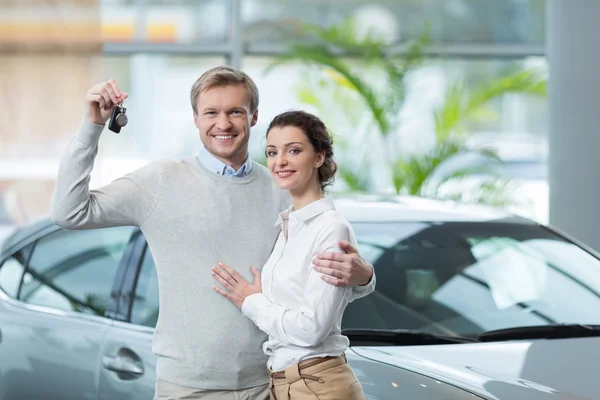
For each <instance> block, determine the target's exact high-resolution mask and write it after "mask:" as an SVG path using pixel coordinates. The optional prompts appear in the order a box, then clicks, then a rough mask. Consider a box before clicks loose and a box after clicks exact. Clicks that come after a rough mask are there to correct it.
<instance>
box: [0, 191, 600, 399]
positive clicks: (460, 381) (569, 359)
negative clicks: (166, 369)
mask: <svg viewBox="0 0 600 400" xmlns="http://www.w3.org/2000/svg"><path fill="white" fill-rule="evenodd" d="M336 204H337V207H338V209H339V210H340V211H341V212H342V213H343V214H344V215H346V216H348V218H349V219H350V220H351V222H352V225H353V227H354V230H355V232H356V236H357V238H358V241H359V243H360V251H361V254H362V255H363V256H364V257H366V258H367V259H369V260H370V261H371V262H372V263H373V265H374V266H375V269H376V272H377V288H376V291H375V292H374V293H373V294H371V295H369V296H367V297H366V298H363V299H361V300H358V301H355V302H353V303H351V304H350V305H349V307H348V309H347V311H346V313H345V316H344V320H343V329H344V333H345V334H346V335H347V336H348V337H349V338H350V340H351V348H350V349H349V350H348V352H347V355H348V359H349V362H350V363H351V365H352V367H353V369H354V371H355V372H356V374H357V376H358V378H359V379H360V381H361V382H362V384H363V386H364V389H365V393H366V395H367V398H368V399H373V400H374V399H410V400H420V399H432V400H433V399H435V400H442V399H452V400H463V399H474V398H482V399H502V400H520V399H523V400H536V399H599V398H600V380H599V379H598V378H597V374H598V371H600V337H599V336H600V327H599V325H598V324H599V323H600V311H599V310H600V260H599V259H598V257H597V256H596V255H595V254H594V253H592V252H591V251H589V250H587V249H585V248H583V247H582V246H581V245H580V244H577V243H576V242H574V241H572V240H571V239H568V238H566V237H565V236H564V235H561V234H559V233H557V232H555V231H553V230H552V229H550V228H548V227H545V226H541V225H539V224H536V223H534V222H532V221H529V220H526V219H523V218H519V217H515V216H512V215H509V214H507V213H504V212H502V211H498V210H494V209H487V208H482V207H473V206H460V205H456V204H452V203H439V202H434V201H427V200H423V199H416V198H410V197H394V198H388V199H381V198H363V197H361V198H353V199H351V198H340V199H337V200H336ZM198 279H210V275H207V276H206V277H203V276H199V277H198ZM0 289H1V290H0V400H19V399H28V400H29V399H44V400H54V399H60V400H68V399H77V400H82V399H90V400H91V399H103V400H113V399H115V400H116V399H119V400H125V399H151V398H152V396H153V392H154V380H155V372H154V370H155V362H156V360H155V356H154V355H153V354H152V352H151V341H152V335H153V329H154V326H155V323H156V321H157V317H158V312H159V310H158V285H157V279H156V271H155V268H154V263H153V259H152V255H151V254H150V251H149V250H148V247H147V244H146V241H145V239H144V236H143V235H142V233H141V232H140V231H139V229H137V228H134V227H118V228H107V229H97V230H87V231H66V230H62V229H60V228H58V227H56V226H55V225H53V224H52V223H51V222H50V221H48V220H41V221H38V222H36V223H34V224H32V225H30V226H27V227H24V228H22V229H19V230H18V231H17V232H16V233H14V234H13V235H12V236H10V237H9V238H8V239H7V240H6V241H5V242H4V244H3V245H2V250H1V252H0ZM198 340H202V338H198Z"/></svg>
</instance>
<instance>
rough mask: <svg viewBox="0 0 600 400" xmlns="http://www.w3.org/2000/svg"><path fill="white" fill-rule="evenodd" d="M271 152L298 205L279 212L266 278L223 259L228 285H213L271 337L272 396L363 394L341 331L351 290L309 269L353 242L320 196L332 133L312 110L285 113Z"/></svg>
mask: <svg viewBox="0 0 600 400" xmlns="http://www.w3.org/2000/svg"><path fill="white" fill-rule="evenodd" d="M266 155H267V164H268V168H269V170H270V171H271V174H272V175H273V177H274V179H275V182H276V183H277V185H278V186H279V187H280V188H282V189H286V190H288V191H289V193H290V195H291V198H292V200H293V206H292V207H290V208H289V209H288V210H285V211H283V212H282V213H281V214H280V215H279V219H278V220H277V223H276V224H278V225H281V233H280V235H279V238H278V239H277V242H276V244H275V247H274V249H273V252H272V254H271V256H270V258H269V260H268V261H267V263H266V264H265V266H264V268H263V270H262V277H261V276H260V275H259V273H258V271H257V270H256V268H254V267H253V268H252V272H253V274H254V282H253V283H252V284H249V283H248V282H247V281H245V280H244V279H243V278H242V277H241V276H240V275H239V274H237V273H236V271H235V270H233V269H232V268H230V267H229V266H227V265H225V264H223V263H219V267H214V268H213V276H214V277H215V279H216V280H217V281H218V282H219V283H221V285H222V286H223V288H224V289H223V288H219V287H217V286H213V288H214V290H215V291H217V292H218V293H220V294H221V295H223V296H225V297H226V298H228V299H230V300H231V301H232V302H233V303H234V304H235V305H237V306H238V307H240V308H241V310H242V312H243V314H244V315H245V316H247V317H248V318H250V319H251V320H252V321H254V323H255V324H256V325H257V326H258V327H259V328H260V329H261V330H263V331H264V332H266V333H267V334H268V335H269V338H268V340H267V342H265V344H264V345H263V349H264V350H265V353H266V354H267V355H269V356H270V357H269V362H268V368H269V375H270V378H271V383H270V387H271V399H272V400H275V399H277V400H279V399H288V398H289V399H292V400H296V399H299V400H301V399H315V398H317V399H345V400H355V399H356V400H358V399H364V394H363V390H362V386H361V384H360V383H359V382H358V380H357V379H356V376H355V375H354V372H353V371H352V369H351V368H350V366H349V365H348V363H347V362H346V357H345V355H344V351H345V350H346V349H347V348H348V344H349V341H348V338H346V337H345V336H343V335H342V334H341V321H342V314H343V312H344V309H345V308H346V305H347V304H348V301H349V297H350V295H351V292H352V288H348V287H338V286H334V285H330V284H328V283H326V282H324V281H323V280H322V279H321V274H319V273H318V272H316V271H315V270H314V269H313V268H312V260H313V258H314V257H315V255H316V254H317V253H319V252H327V251H337V252H341V250H340V249H339V248H338V241H340V240H346V241H349V242H350V243H352V244H353V245H354V246H356V240H355V238H354V233H353V231H352V228H351V227H350V224H349V223H348V221H347V220H346V219H345V218H344V217H342V216H341V215H340V214H339V213H338V212H337V211H336V210H335V207H334V204H333V201H332V200H331V199H329V198H325V197H324V195H323V190H324V188H325V187H326V186H327V185H328V184H330V183H331V182H332V181H333V177H334V174H335V172H336V169H337V166H336V164H335V162H334V160H333V147H332V141H331V136H330V134H329V132H328V130H327V128H326V127H325V125H324V124H323V122H321V120H319V119H318V118H317V117H315V116H314V115H312V114H309V113H306V112H303V111H290V112H285V113H283V114H280V115H278V116H276V117H275V119H273V121H272V122H271V124H270V125H269V128H268V130H267V150H266Z"/></svg>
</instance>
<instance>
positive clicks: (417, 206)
mask: <svg viewBox="0 0 600 400" xmlns="http://www.w3.org/2000/svg"><path fill="white" fill-rule="evenodd" d="M332 198H333V199H334V202H335V205H336V209H337V210H338V211H339V212H340V213H341V214H342V215H344V216H345V217H346V218H348V220H349V221H350V222H419V221H423V222H510V223H527V224H529V223H532V221H530V220H528V219H526V218H522V217H518V216H516V215H513V214H511V213H509V212H507V211H504V210H502V209H500V208H496V207H489V206H484V205H473V204H460V203H456V202H451V201H440V200H433V199H425V198H421V197H415V196H397V195H390V196H382V195H365V194H359V195H333V196H332ZM58 229H60V228H58V227H57V226H56V225H54V224H53V223H52V221H51V220H50V218H49V217H44V218H40V219H38V220H36V221H33V222H31V223H29V224H27V225H25V226H22V227H19V228H18V229H16V230H15V232H14V233H13V234H12V235H10V236H9V237H7V238H6V240H5V241H4V242H3V243H2V244H1V246H2V247H1V249H0V259H3V258H4V257H5V256H7V255H9V254H11V253H12V252H13V251H14V250H13V249H14V248H16V247H18V246H19V245H20V246H22V245H24V244H27V242H32V241H34V240H35V239H37V238H38V237H40V236H43V235H46V234H48V233H49V232H52V231H53V230H58Z"/></svg>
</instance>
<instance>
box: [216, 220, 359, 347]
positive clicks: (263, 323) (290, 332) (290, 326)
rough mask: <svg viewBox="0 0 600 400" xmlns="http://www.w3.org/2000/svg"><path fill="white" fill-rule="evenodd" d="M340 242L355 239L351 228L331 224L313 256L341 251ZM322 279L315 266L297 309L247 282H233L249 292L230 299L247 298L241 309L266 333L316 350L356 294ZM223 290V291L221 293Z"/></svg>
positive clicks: (317, 244) (307, 280) (282, 340)
mask: <svg viewBox="0 0 600 400" xmlns="http://www.w3.org/2000/svg"><path fill="white" fill-rule="evenodd" d="M339 240H347V241H350V240H353V237H352V236H351V234H350V229H349V227H348V226H347V225H345V224H344V223H342V222H339V223H337V222H336V223H331V224H329V225H327V226H326V227H325V229H323V230H322V231H321V232H320V233H319V235H318V236H317V239H316V247H315V248H314V249H312V250H313V253H312V254H311V255H312V256H314V254H316V253H317V252H322V251H329V252H333V251H335V252H341V249H340V248H339V247H338V241H339ZM321 276H322V274H321V273H319V272H317V271H315V269H314V268H312V265H311V266H310V269H309V272H308V274H307V277H306V285H305V292H304V296H303V300H302V304H301V305H300V308H299V309H296V310H290V309H286V308H285V307H282V306H280V305H277V304H274V303H273V302H271V301H270V300H269V299H267V297H266V296H265V295H263V294H262V293H258V292H256V291H255V292H254V293H252V290H247V289H248V286H251V285H248V284H247V282H246V285H248V286H246V285H245V284H243V283H242V284H238V283H234V284H233V285H232V284H231V283H229V282H227V285H228V286H229V287H230V288H231V289H233V290H234V291H236V292H239V290H238V289H237V288H236V287H239V288H240V289H241V291H245V293H244V294H245V296H244V295H243V294H242V295H236V294H234V293H231V294H230V296H231V295H233V296H234V297H235V301H234V299H232V298H230V300H232V301H234V303H236V301H237V302H239V301H240V300H242V297H243V300H242V301H241V304H240V305H238V306H240V308H241V309H242V312H243V314H244V315H245V316H247V317H248V318H250V319H251V320H252V321H253V322H254V323H255V324H256V325H257V326H258V327H259V328H260V329H261V330H262V331H263V332H265V333H267V334H268V335H270V336H272V337H274V338H276V339H277V340H279V341H281V342H283V343H288V344H293V345H296V346H301V347H312V346H315V345H317V344H319V343H320V342H322V341H323V340H324V339H325V338H326V337H327V336H328V335H329V333H330V332H331V329H332V327H333V326H334V324H335V323H336V321H337V319H338V318H339V316H340V313H341V312H342V311H343V309H344V307H345V305H346V303H347V302H348V298H349V295H350V292H351V291H352V288H345V287H339V286H334V285H331V284H329V283H327V282H325V281H324V280H323V279H321ZM219 281H220V280H219ZM255 281H256V279H255ZM220 282H221V281H220ZM236 282H237V280H236ZM221 283H223V282H221ZM226 288H227V287H226ZM255 288H256V287H255ZM228 289H229V288H228ZM216 290H217V289H216ZM219 290H221V289H218V290H217V291H219ZM221 294H223V293H221ZM226 297H227V296H226Z"/></svg>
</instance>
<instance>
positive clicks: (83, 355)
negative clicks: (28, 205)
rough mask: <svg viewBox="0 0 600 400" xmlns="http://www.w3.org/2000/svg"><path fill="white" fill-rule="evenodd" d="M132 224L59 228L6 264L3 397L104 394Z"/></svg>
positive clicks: (49, 399)
mask: <svg viewBox="0 0 600 400" xmlns="http://www.w3.org/2000/svg"><path fill="white" fill-rule="evenodd" d="M134 229H135V228H132V227H119V228H109V229H98V230H89V231H66V230H56V231H54V232H52V233H49V234H48V235H46V236H44V237H42V238H40V239H38V240H37V241H36V242H34V243H33V244H32V245H31V246H29V247H27V248H26V249H24V250H21V251H19V252H16V253H15V254H14V255H13V256H12V257H9V258H8V259H7V260H6V261H4V263H3V264H2V266H0V281H3V282H0V287H2V289H3V293H2V297H1V298H0V332H1V335H2V339H1V342H0V400H9V399H10V400H19V399H45V400H54V399H61V400H66V399H73V400H75V399H77V400H82V399H97V398H98V381H99V377H98V370H99V364H100V349H101V346H102V341H103V339H104V336H105V335H106V333H107V331H108V328H109V326H110V325H111V323H112V322H111V319H109V318H106V317H105V315H106V314H107V313H109V312H110V310H111V308H116V301H115V300H116V299H114V298H113V297H112V296H111V294H112V293H114V292H115V285H116V282H117V281H118V279H117V275H118V271H119V270H120V268H124V267H123V266H122V263H123V255H124V254H125V250H126V247H127V246H128V243H129V240H130V237H131V234H132V232H133V231H134ZM19 270H21V271H22V272H23V273H22V274H21V275H19ZM11 271H12V272H11ZM3 274H4V275H3ZM15 276H17V277H16V278H15ZM18 276H20V278H19V277H18ZM15 282H17V283H15ZM3 283H4V284H5V286H6V288H4V287H3V286H2V285H3ZM15 287H16V288H17V289H16V290H15Z"/></svg>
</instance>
